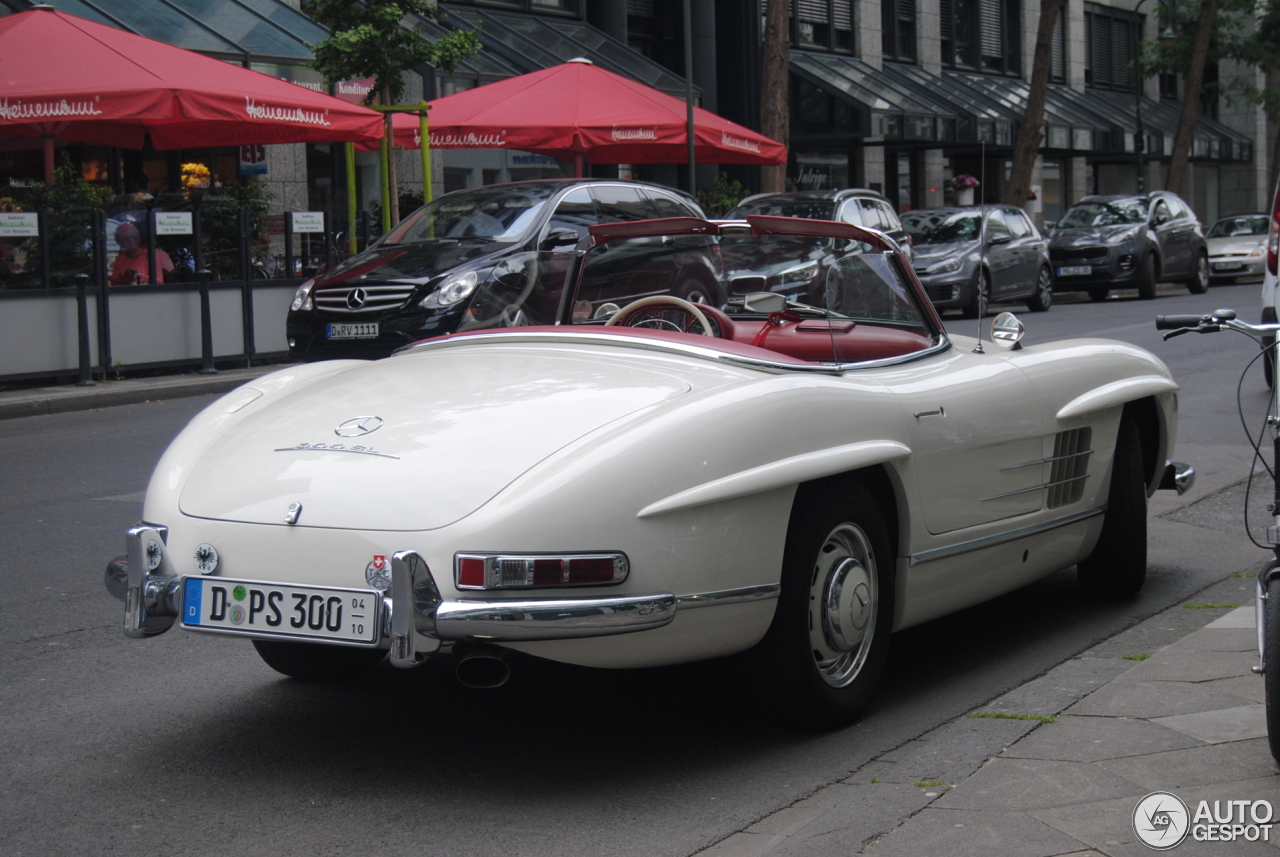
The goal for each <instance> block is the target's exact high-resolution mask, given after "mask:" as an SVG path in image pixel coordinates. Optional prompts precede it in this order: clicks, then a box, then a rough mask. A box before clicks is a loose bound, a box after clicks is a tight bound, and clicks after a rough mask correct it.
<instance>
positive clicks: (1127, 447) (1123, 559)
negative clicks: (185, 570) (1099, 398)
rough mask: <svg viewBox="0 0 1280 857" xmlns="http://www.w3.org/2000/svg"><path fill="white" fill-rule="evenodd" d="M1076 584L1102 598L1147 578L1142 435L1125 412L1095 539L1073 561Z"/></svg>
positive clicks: (1133, 588) (1128, 593)
mask: <svg viewBox="0 0 1280 857" xmlns="http://www.w3.org/2000/svg"><path fill="white" fill-rule="evenodd" d="M1076 576H1077V578H1078V579H1079V581H1080V588H1081V589H1083V590H1084V591H1085V593H1086V594H1088V595H1092V596H1095V597H1103V598H1132V597H1133V596H1135V595H1137V594H1138V590H1140V589H1142V584H1143V582H1144V581H1145V580H1146V578H1147V484H1146V479H1145V477H1144V476H1143V472H1142V441H1141V439H1140V438H1139V437H1138V424H1137V423H1136V422H1135V421H1134V420H1133V418H1132V417H1130V416H1129V415H1127V414H1126V415H1125V416H1123V417H1121V419H1120V431H1119V434H1118V435H1117V437H1116V449H1115V456H1114V458H1113V459H1112V462H1111V490H1110V493H1108V495H1107V513H1106V518H1104V519H1103V522H1102V534H1101V535H1100V536H1098V544H1097V546H1096V547H1094V549H1093V553H1091V554H1090V555H1089V557H1088V558H1087V559H1084V560H1081V561H1080V563H1079V565H1077V566H1076Z"/></svg>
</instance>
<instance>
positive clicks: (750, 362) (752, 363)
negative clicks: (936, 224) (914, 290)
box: [392, 325, 951, 375]
mask: <svg viewBox="0 0 1280 857" xmlns="http://www.w3.org/2000/svg"><path fill="white" fill-rule="evenodd" d="M583 326H585V325H583ZM581 327H582V326H579V328H578V329H576V330H575V332H573V333H551V332H549V331H533V332H525V333H521V332H520V331H519V329H514V330H508V331H497V332H493V333H470V334H467V335H466V336H451V337H441V338H437V339H430V340H427V341H426V342H418V343H414V344H412V345H406V346H404V347H403V348H398V349H396V350H395V351H394V352H393V355H392V356H395V355H399V354H408V353H414V352H421V351H429V350H434V349H437V348H452V347H455V346H458V345H462V344H465V343H469V342H487V341H489V340H492V339H502V340H503V341H505V342H561V343H578V344H581V343H584V342H585V343H603V344H606V345H618V346H622V347H624V348H638V349H640V350H642V351H659V352H664V353H667V354H680V355H683V356H686V357H699V358H702V359H704V360H712V361H715V362H717V363H728V364H730V365H733V366H741V367H743V368H746V369H756V370H758V371H761V372H771V373H774V374H778V375H781V374H784V373H787V372H797V373H801V374H809V375H842V374H844V373H845V372H849V371H852V370H854V369H878V368H881V367H884V366H900V365H902V364H905V363H914V362H915V361H917V360H923V359H924V358H926V357H931V356H933V355H934V354H940V353H942V352H943V351H946V350H948V349H950V348H951V340H950V339H948V338H947V336H946V334H945V333H944V334H939V335H938V343H937V344H936V345H931V346H929V347H928V348H926V349H924V350H922V351H917V352H915V353H913V354H904V355H901V356H899V357H889V358H886V359H884V360H867V361H865V362H862V363H782V362H774V361H772V360H761V359H756V358H754V357H742V356H740V355H736V354H725V353H724V352H722V351H716V350H715V349H713V348H702V347H699V346H697V345H689V344H687V343H684V342H663V341H659V340H652V339H637V338H635V337H631V336H619V335H617V334H609V333H588V332H585V331H581V329H580V328H581Z"/></svg>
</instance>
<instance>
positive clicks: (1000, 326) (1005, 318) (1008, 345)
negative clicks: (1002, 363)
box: [991, 312, 1027, 351]
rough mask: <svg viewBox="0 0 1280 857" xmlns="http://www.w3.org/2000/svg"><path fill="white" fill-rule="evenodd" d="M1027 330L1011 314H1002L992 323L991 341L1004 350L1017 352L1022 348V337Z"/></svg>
mask: <svg viewBox="0 0 1280 857" xmlns="http://www.w3.org/2000/svg"><path fill="white" fill-rule="evenodd" d="M1026 332H1027V329H1026V328H1025V327H1023V326H1022V322H1020V321H1018V317H1017V316H1016V315H1014V314H1013V313H1011V312H1002V313H1000V314H999V315H998V316H996V317H995V319H994V320H993V321H992V322H991V341H992V342H994V343H995V344H996V345H998V346H1000V347H1001V348H1004V349H1011V350H1015V351H1016V350H1017V349H1019V348H1021V347H1022V337H1023V336H1024V335H1025V334H1026Z"/></svg>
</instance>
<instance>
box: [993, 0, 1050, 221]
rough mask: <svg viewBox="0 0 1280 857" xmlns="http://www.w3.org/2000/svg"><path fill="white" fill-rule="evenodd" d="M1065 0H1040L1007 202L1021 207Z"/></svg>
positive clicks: (1033, 160)
mask: <svg viewBox="0 0 1280 857" xmlns="http://www.w3.org/2000/svg"><path fill="white" fill-rule="evenodd" d="M1061 8H1062V0H1040V26H1039V28H1038V29H1037V30H1036V49H1035V58H1034V59H1033V60H1032V63H1031V91H1030V92H1029V93H1028V94H1027V110H1026V113H1025V115H1023V117H1022V124H1021V125H1019V126H1018V139H1017V141H1016V142H1015V143H1014V145H1013V172H1012V173H1011V174H1010V176H1009V189H1008V191H1007V193H1006V194H1005V198H1004V201H1005V204H1007V205H1016V206H1018V207H1019V208H1021V207H1023V206H1025V205H1026V204H1027V198H1028V196H1030V194H1031V170H1032V168H1033V167H1034V166H1035V163H1036V155H1037V154H1038V153H1039V151H1040V138H1041V137H1043V136H1044V99H1045V92H1046V90H1047V89H1048V86H1049V66H1050V64H1051V61H1052V50H1053V31H1054V29H1055V28H1056V27H1057V26H1058V11H1059V9H1061Z"/></svg>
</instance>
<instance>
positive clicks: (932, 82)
mask: <svg viewBox="0 0 1280 857" xmlns="http://www.w3.org/2000/svg"><path fill="white" fill-rule="evenodd" d="M884 74H886V75H888V76H889V77H893V78H897V79H898V80H901V81H902V82H903V83H905V84H906V85H907V86H909V87H910V88H911V89H912V90H914V91H916V92H920V93H925V94H931V95H932V97H933V98H941V99H944V100H945V101H946V102H947V103H949V104H951V105H952V106H953V109H954V110H955V112H956V116H957V123H956V142H958V143H986V144H987V145H989V146H1012V145H1013V132H1014V129H1015V128H1016V127H1017V125H1018V119H1019V114H1017V113H1015V112H1014V111H1013V110H1010V109H1008V108H1004V107H1001V106H999V105H997V104H995V103H993V102H991V101H988V100H987V99H986V98H984V97H982V96H980V95H977V94H975V93H973V92H971V91H970V90H968V89H966V88H964V87H960V86H954V85H952V84H951V83H949V82H948V81H947V79H946V78H942V77H938V76H937V75H933V74H929V72H927V71H925V70H924V69H922V68H920V67H919V66H917V65H908V64H906V63H889V62H887V63H885V64H884Z"/></svg>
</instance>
